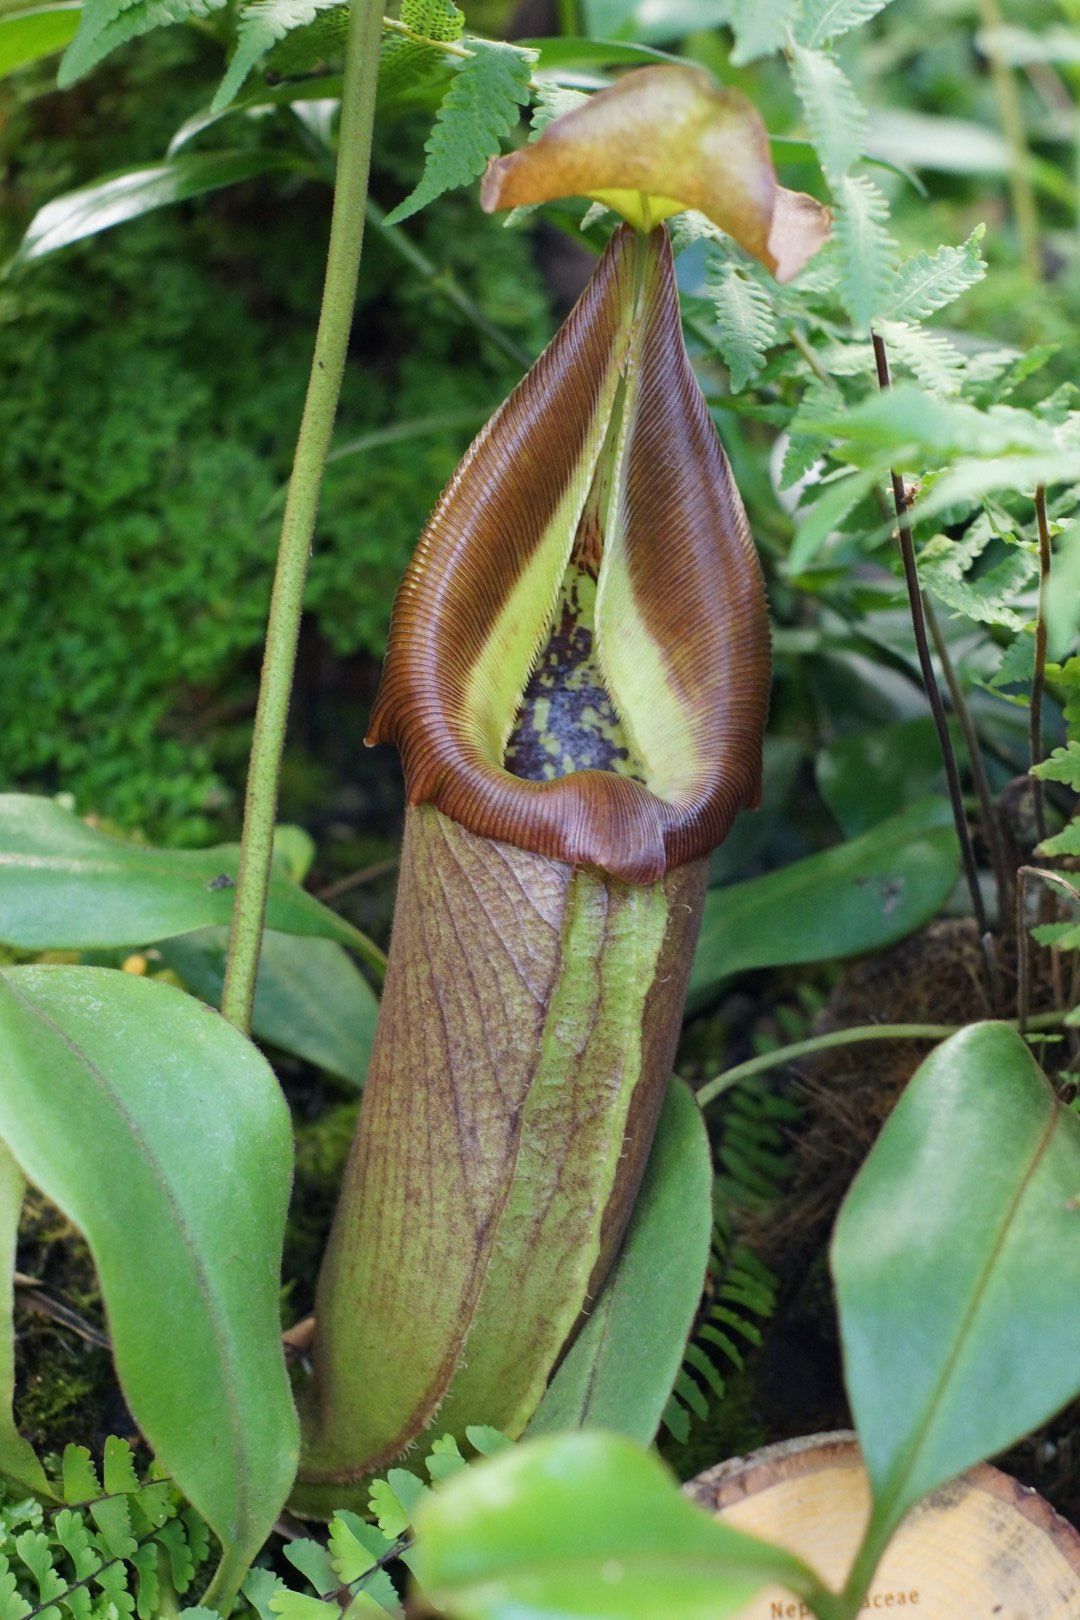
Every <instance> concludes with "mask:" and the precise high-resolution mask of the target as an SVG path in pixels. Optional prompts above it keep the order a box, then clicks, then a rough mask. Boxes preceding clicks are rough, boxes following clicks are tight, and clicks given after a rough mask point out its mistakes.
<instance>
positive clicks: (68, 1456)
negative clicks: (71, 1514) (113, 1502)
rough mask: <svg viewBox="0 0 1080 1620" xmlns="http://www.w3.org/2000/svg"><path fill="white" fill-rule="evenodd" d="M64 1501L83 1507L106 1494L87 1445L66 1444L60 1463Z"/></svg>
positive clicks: (70, 1504)
mask: <svg viewBox="0 0 1080 1620" xmlns="http://www.w3.org/2000/svg"><path fill="white" fill-rule="evenodd" d="M60 1469H61V1479H62V1484H63V1491H64V1501H65V1502H67V1503H68V1505H69V1506H71V1507H81V1506H82V1505H83V1504H84V1503H86V1502H93V1501H94V1500H95V1499H96V1498H97V1497H99V1496H102V1495H104V1490H103V1487H102V1484H101V1481H100V1479H99V1478H98V1473H97V1469H96V1468H95V1467H94V1464H93V1462H92V1461H91V1458H90V1453H89V1451H88V1450H87V1449H86V1447H85V1446H65V1447H64V1455H63V1457H62V1459H61V1463H60Z"/></svg>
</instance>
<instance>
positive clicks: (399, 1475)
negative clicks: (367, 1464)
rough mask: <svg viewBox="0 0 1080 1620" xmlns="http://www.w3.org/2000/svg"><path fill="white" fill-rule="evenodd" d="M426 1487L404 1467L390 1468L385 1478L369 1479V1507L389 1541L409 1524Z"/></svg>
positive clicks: (400, 1533) (410, 1524) (402, 1532)
mask: <svg viewBox="0 0 1080 1620" xmlns="http://www.w3.org/2000/svg"><path fill="white" fill-rule="evenodd" d="M427 1494H428V1487H427V1486H426V1485H425V1484H424V1482H423V1480H421V1479H417V1477H416V1475H415V1474H411V1473H410V1472H409V1470H408V1469H407V1468H391V1469H390V1472H389V1473H388V1474H387V1476H386V1478H385V1479H376V1480H372V1483H371V1497H370V1503H371V1511H372V1513H373V1514H374V1515H375V1517H376V1519H377V1520H378V1521H379V1529H380V1530H381V1531H382V1533H383V1535H384V1536H389V1537H390V1539H391V1541H396V1539H397V1538H398V1536H400V1535H403V1534H404V1533H405V1531H406V1530H409V1529H411V1528H412V1522H413V1515H414V1514H415V1512H416V1509H417V1508H418V1507H419V1505H420V1503H421V1502H422V1501H423V1499H424V1497H425V1496H426V1495H427Z"/></svg>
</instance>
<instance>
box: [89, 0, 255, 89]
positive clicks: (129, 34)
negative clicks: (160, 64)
mask: <svg viewBox="0 0 1080 1620" xmlns="http://www.w3.org/2000/svg"><path fill="white" fill-rule="evenodd" d="M225 3H226V0H86V4H85V5H84V6H83V10H82V15H81V17H80V18H79V27H78V30H77V32H76V34H75V38H74V39H73V40H72V42H71V44H70V45H69V46H68V48H67V50H66V51H65V52H64V57H63V60H62V61H61V63H60V71H59V73H58V74H57V82H58V84H59V85H60V88H61V89H62V90H63V89H66V88H67V87H68V85H71V84H74V83H75V81H76V79H81V78H83V76H84V75H85V74H87V73H89V72H90V69H91V68H93V67H96V66H97V64H98V63H99V62H100V61H102V59H103V58H104V57H106V56H108V55H109V53H110V52H111V51H115V50H116V48H117V46H118V45H125V44H126V43H127V41H128V40H129V39H136V38H137V37H138V36H139V35H140V34H148V33H149V32H150V30H151V29H153V28H162V27H164V26H166V25H167V24H169V23H180V22H189V21H191V20H192V19H193V18H202V17H209V16H210V14H211V13H212V12H214V11H220V10H221V8H222V7H223V6H224V5H225Z"/></svg>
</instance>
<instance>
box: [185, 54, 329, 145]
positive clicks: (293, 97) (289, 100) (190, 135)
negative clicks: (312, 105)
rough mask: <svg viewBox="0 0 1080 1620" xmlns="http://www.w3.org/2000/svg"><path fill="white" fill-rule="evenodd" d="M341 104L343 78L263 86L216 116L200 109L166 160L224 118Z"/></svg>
mask: <svg viewBox="0 0 1080 1620" xmlns="http://www.w3.org/2000/svg"><path fill="white" fill-rule="evenodd" d="M340 100H341V74H340V73H330V74H327V75H325V76H324V77H320V78H317V79H304V80H303V82H302V83H300V84H293V83H291V82H290V83H287V84H274V85H269V84H267V85H260V86H259V88H258V89H257V90H251V91H249V93H248V94H247V95H246V96H240V97H238V99H237V100H236V101H232V102H230V103H229V105H228V106H227V107H221V108H220V109H219V110H218V111H217V112H214V111H212V110H211V109H210V108H209V107H201V108H200V109H199V111H198V112H194V113H192V114H191V116H190V117H189V118H185V119H184V122H183V123H182V124H181V125H180V127H179V128H178V129H177V130H176V132H175V134H174V135H173V136H172V138H171V139H170V141H169V144H168V146H167V148H166V150H165V155H166V157H169V158H172V157H175V156H176V154H177V152H182V151H183V149H184V147H185V146H187V145H189V144H190V142H191V141H193V140H194V139H195V137H196V135H201V134H202V133H203V131H204V130H206V129H211V128H212V127H213V126H214V124H219V123H221V121H222V119H224V118H233V117H238V116H241V115H242V114H244V113H259V112H261V111H262V110H263V109H264V108H266V107H292V106H293V105H294V104H295V105H296V106H302V105H303V103H304V102H307V101H340Z"/></svg>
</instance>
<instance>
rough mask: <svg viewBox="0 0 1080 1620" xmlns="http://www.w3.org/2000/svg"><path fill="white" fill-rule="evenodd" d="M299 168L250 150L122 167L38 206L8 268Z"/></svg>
mask: <svg viewBox="0 0 1080 1620" xmlns="http://www.w3.org/2000/svg"><path fill="white" fill-rule="evenodd" d="M302 167H303V165H302V164H301V163H300V161H299V160H298V159H297V158H296V157H294V156H292V155H290V154H288V153H284V152H270V151H254V150H252V151H240V152H185V153H183V154H182V155H181V156H180V157H175V158H170V159H168V161H167V162H165V163H155V164H152V165H151V166H150V167H148V168H147V167H143V168H138V169H124V170H122V171H121V172H120V173H118V174H111V175H108V176H106V178H105V179H103V180H95V181H94V182H93V183H92V184H91V185H88V186H81V187H80V188H79V189H78V191H67V192H65V193H64V195H63V196H62V197H54V198H53V200H52V202H48V203H46V204H45V206H44V208H39V209H38V211H37V213H36V214H35V215H34V217H33V219H32V220H31V221H30V224H29V225H28V226H27V228H26V235H25V236H24V237H23V239H22V241H21V242H20V244H19V248H18V251H17V252H16V254H15V257H14V259H13V260H12V261H11V268H13V269H14V268H15V267H17V266H19V265H24V264H30V263H31V262H32V261H33V260H35V259H44V258H45V257H46V256H47V255H48V254H50V253H57V252H59V250H60V249H61V248H66V247H70V246H71V244H72V243H73V242H79V241H81V240H82V239H83V238H84V237H87V236H96V235H97V234H98V233H99V232H101V231H107V230H111V229H112V227H113V226H114V225H124V224H126V222H127V221H128V220H129V219H140V218H141V217H142V216H143V214H150V213H152V212H153V211H154V209H156V208H167V207H170V206H171V205H172V204H173V203H181V202H187V201H189V200H190V199H191V198H192V197H201V196H203V195H204V194H205V193H206V192H208V191H220V190H221V189H222V187H223V186H235V185H237V184H238V183H239V182H240V181H241V180H251V179H254V177H255V176H256V175H260V174H270V173H274V172H280V171H281V170H283V169H298V168H302Z"/></svg>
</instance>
